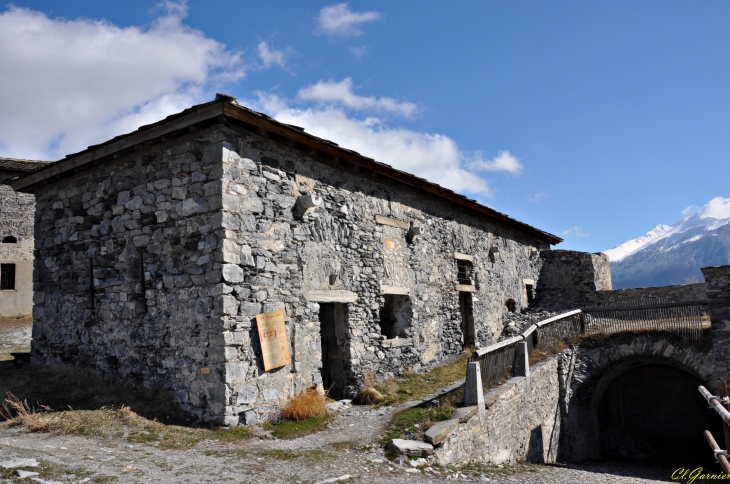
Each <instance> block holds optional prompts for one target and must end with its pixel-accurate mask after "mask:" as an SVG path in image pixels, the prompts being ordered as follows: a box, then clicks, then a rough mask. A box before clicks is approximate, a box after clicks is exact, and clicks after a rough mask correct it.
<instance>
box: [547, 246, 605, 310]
mask: <svg viewBox="0 0 730 484" xmlns="http://www.w3.org/2000/svg"><path fill="white" fill-rule="evenodd" d="M540 259H541V261H542V264H541V267H540V275H539V277H538V279H537V290H536V299H535V305H536V306H539V307H542V308H546V309H551V310H563V309H575V308H579V307H582V306H584V305H585V304H586V296H587V295H588V294H592V293H595V292H596V291H607V290H610V289H611V266H610V264H609V262H608V257H607V256H606V255H605V254H601V253H598V254H591V253H588V252H577V251H572V250H543V251H541V252H540Z"/></svg>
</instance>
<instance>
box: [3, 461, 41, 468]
mask: <svg viewBox="0 0 730 484" xmlns="http://www.w3.org/2000/svg"><path fill="white" fill-rule="evenodd" d="M16 467H38V461H37V460H35V459H10V460H6V461H3V462H0V468H3V469H15V468H16Z"/></svg>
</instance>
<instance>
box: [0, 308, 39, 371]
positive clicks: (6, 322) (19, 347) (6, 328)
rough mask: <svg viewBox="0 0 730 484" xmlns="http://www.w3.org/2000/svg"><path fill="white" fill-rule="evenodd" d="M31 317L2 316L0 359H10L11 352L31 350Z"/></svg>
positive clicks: (0, 319)
mask: <svg viewBox="0 0 730 484" xmlns="http://www.w3.org/2000/svg"><path fill="white" fill-rule="evenodd" d="M32 328H33V319H32V318H31V317H21V318H0V361H2V360H10V359H12V356H10V353H12V352H16V351H30V334H31V330H32Z"/></svg>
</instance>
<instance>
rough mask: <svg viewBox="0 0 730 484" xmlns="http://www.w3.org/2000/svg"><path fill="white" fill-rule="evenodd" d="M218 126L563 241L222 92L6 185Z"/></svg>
mask: <svg viewBox="0 0 730 484" xmlns="http://www.w3.org/2000/svg"><path fill="white" fill-rule="evenodd" d="M216 123H230V124H231V125H238V126H242V127H243V128H245V129H247V130H250V131H253V132H254V133H257V134H260V135H263V136H267V137H269V138H272V139H274V140H284V141H285V142H286V144H287V145H289V146H290V147H293V148H295V149H303V150H305V151H307V152H308V154H309V155H310V156H314V157H315V158H321V159H323V160H324V159H326V160H328V161H330V162H333V163H335V164H338V165H340V166H343V167H347V168H350V169H355V170H356V171H359V172H364V173H369V174H371V175H374V176H378V177H383V178H387V179H391V180H394V181H397V182H400V183H404V184H406V185H409V186H412V187H415V188H417V189H419V190H421V191H424V192H426V193H428V194H430V195H435V196H438V197H439V198H442V199H444V200H448V201H450V202H452V203H456V204H458V205H461V206H463V207H464V208H466V209H468V210H470V211H475V212H477V213H478V214H479V215H482V216H485V217H487V218H489V219H492V220H496V221H499V222H502V223H503V224H505V225H508V226H511V227H513V228H515V229H517V230H519V231H521V232H524V233H527V234H529V235H532V236H533V237H536V238H538V239H539V240H542V241H545V242H547V243H549V244H557V243H560V242H562V241H563V239H561V238H560V237H557V236H555V235H552V234H549V233H547V232H544V231H542V230H539V229H537V228H535V227H532V226H531V225H528V224H526V223H523V222H520V221H518V220H515V219H513V218H511V217H509V216H508V215H506V214H503V213H500V212H497V211H496V210H493V209H491V208H489V207H487V206H485V205H482V204H480V203H478V202H477V201H476V200H473V199H470V198H467V197H465V196H463V195H460V194H458V193H456V192H454V191H453V190H449V189H448V188H444V187H442V186H440V185H438V184H436V183H433V182H430V181H428V180H425V179H423V178H420V177H417V176H415V175H412V174H410V173H407V172H404V171H401V170H398V169H395V168H393V167H392V166H390V165H387V164H385V163H381V162H378V161H375V160H374V159H372V158H368V157H366V156H363V155H361V154H360V153H358V152H356V151H353V150H348V149H346V148H342V147H341V146H339V145H338V144H337V143H334V142H332V141H329V140H325V139H322V138H319V137H317V136H314V135H312V134H309V133H306V132H305V130H304V128H301V127H299V126H292V125H289V124H285V123H281V122H279V121H276V120H275V119H273V118H271V117H269V116H267V115H266V114H263V113H259V112H257V111H254V110H252V109H249V108H247V107H245V106H241V105H239V104H238V103H237V102H236V99H235V98H233V97H231V96H226V95H222V94H218V95H217V96H216V99H215V101H211V102H208V103H203V104H198V105H196V106H192V107H190V108H188V109H185V110H183V111H181V112H180V113H177V114H173V115H170V116H168V117H166V118H165V119H163V120H161V121H158V122H156V123H153V124H148V125H146V126H141V127H140V128H139V129H137V130H136V131H133V132H131V133H127V134H124V135H121V136H116V137H115V138H112V139H111V140H109V141H106V142H104V143H101V144H98V145H93V146H89V147H88V148H87V149H85V150H83V151H80V152H78V153H74V154H70V155H67V156H66V157H65V158H64V159H63V160H60V161H58V162H56V163H53V164H50V165H47V166H45V167H44V168H41V169H40V170H39V171H36V172H33V173H29V174H28V175H25V176H23V177H21V178H20V179H16V180H13V181H12V182H10V184H11V186H12V187H13V189H15V190H18V191H27V192H31V193H33V192H35V190H36V189H37V188H38V187H40V186H42V185H44V184H46V183H50V182H51V181H52V180H55V179H57V178H60V177H63V176H68V175H71V174H73V173H77V172H78V171H81V170H84V169H89V168H91V167H93V166H95V165H98V164H100V163H104V162H106V161H111V160H112V159H117V158H121V157H123V156H127V155H132V154H133V153H135V152H137V151H140V150H142V149H146V148H150V147H153V146H156V145H159V144H163V143H170V142H172V141H173V140H174V139H175V138H178V137H181V136H185V135H188V134H189V133H190V132H191V131H197V130H199V129H202V128H205V127H208V126H211V125H213V124H216Z"/></svg>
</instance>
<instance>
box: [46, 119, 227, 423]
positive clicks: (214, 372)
mask: <svg viewBox="0 0 730 484" xmlns="http://www.w3.org/2000/svg"><path fill="white" fill-rule="evenodd" d="M210 136H211V134H210V133H208V134H205V133H203V134H197V133H196V134H194V135H188V138H187V140H185V141H182V142H180V141H176V142H174V143H173V142H168V143H163V144H161V145H157V147H154V148H147V149H144V150H140V151H139V152H136V153H135V154H132V155H127V156H124V157H120V158H119V159H118V160H116V161H114V162H110V163H107V164H105V165H100V166H97V167H95V169H93V170H85V171H82V172H80V173H77V174H75V175H73V176H71V177H67V178H61V179H60V180H58V181H55V182H53V183H52V184H50V185H45V186H43V187H41V188H40V189H38V190H37V191H36V197H37V201H36V204H37V211H36V214H35V217H36V227H37V229H36V232H35V237H36V241H35V245H36V250H37V257H36V259H35V277H34V287H35V296H34V299H35V307H34V310H33V315H34V323H33V341H32V344H31V348H32V358H33V361H34V362H36V363H56V362H66V363H71V364H76V365H82V366H86V367H91V368H94V369H96V370H97V371H99V372H100V373H101V374H102V375H103V376H105V377H106V378H108V379H110V380H114V381H119V382H131V383H134V384H137V385H142V386H146V387H161V388H164V389H167V390H170V391H171V392H173V393H174V394H175V396H176V398H177V400H178V402H179V403H180V404H181V406H182V407H183V408H185V409H187V410H188V411H190V412H191V413H192V414H193V415H194V416H196V417H198V418H200V419H202V420H208V421H211V422H216V423H223V420H222V416H223V415H224V412H225V404H226V400H225V399H226V396H227V393H228V391H229V390H228V388H227V387H226V384H225V381H226V372H227V371H228V370H229V369H228V368H227V367H226V360H225V355H224V353H223V345H222V344H221V342H220V340H221V338H222V336H221V335H222V333H223V330H224V328H223V326H222V325H223V323H222V321H221V319H220V317H219V316H218V317H217V316H216V314H217V310H216V308H215V306H214V304H215V301H216V297H217V296H218V295H219V294H220V293H221V283H222V276H221V268H220V256H219V255H218V254H219V253H220V252H221V251H220V246H221V244H222V239H223V238H224V237H223V234H222V230H221V229H220V228H219V226H216V221H215V216H216V214H217V213H219V207H220V190H216V188H215V187H216V182H215V181H214V179H215V170H220V166H221V161H220V156H218V157H217V158H216V157H215V156H214V154H211V153H206V151H205V148H206V146H207V145H208V144H209V140H210ZM218 314H220V313H219V312H218Z"/></svg>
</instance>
